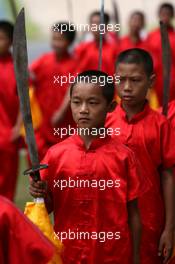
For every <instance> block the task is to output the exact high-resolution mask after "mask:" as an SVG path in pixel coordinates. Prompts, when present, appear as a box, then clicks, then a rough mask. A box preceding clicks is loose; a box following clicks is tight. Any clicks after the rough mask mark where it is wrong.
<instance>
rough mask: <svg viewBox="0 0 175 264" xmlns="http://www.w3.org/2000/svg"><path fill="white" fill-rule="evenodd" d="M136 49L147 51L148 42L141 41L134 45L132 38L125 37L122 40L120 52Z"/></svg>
mask: <svg viewBox="0 0 175 264" xmlns="http://www.w3.org/2000/svg"><path fill="white" fill-rule="evenodd" d="M134 48H139V49H145V50H147V48H148V47H147V41H146V40H142V39H140V40H139V41H138V42H137V43H133V42H132V40H131V38H130V36H125V37H123V38H121V40H120V51H121V52H122V51H124V50H127V49H134Z"/></svg>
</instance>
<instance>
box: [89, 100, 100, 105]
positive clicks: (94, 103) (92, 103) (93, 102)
mask: <svg viewBox="0 0 175 264" xmlns="http://www.w3.org/2000/svg"><path fill="white" fill-rule="evenodd" d="M89 103H90V104H91V105H97V104H99V103H98V102H97V101H90V102H89Z"/></svg>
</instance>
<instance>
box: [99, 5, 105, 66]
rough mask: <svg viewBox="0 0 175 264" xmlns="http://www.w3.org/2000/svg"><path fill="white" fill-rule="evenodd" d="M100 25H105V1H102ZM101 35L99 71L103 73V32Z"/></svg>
mask: <svg viewBox="0 0 175 264" xmlns="http://www.w3.org/2000/svg"><path fill="white" fill-rule="evenodd" d="M100 24H104V0H101V11H100ZM99 34H100V42H99V59H98V70H99V71H101V68H102V52H103V34H102V33H101V32H99Z"/></svg>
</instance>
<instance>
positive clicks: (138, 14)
mask: <svg viewBox="0 0 175 264" xmlns="http://www.w3.org/2000/svg"><path fill="white" fill-rule="evenodd" d="M133 16H140V17H141V19H142V21H143V24H144V25H145V14H144V13H143V12H142V11H139V10H136V11H134V12H132V13H131V15H130V18H132V17H133Z"/></svg>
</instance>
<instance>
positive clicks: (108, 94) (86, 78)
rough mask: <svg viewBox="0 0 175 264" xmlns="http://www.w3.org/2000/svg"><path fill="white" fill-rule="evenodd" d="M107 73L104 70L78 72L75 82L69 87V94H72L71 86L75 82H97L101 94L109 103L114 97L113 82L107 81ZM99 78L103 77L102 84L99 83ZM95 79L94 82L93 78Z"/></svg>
mask: <svg viewBox="0 0 175 264" xmlns="http://www.w3.org/2000/svg"><path fill="white" fill-rule="evenodd" d="M109 77H110V76H109V75H108V74H106V73H105V72H102V71H98V70H88V71H84V72H82V73H80V74H78V75H77V76H76V78H75V82H74V83H73V84H72V85H71V87H70V96H72V92H73V87H74V86H75V85H76V84H77V83H80V82H82V80H83V82H84V83H93V84H95V83H97V84H99V85H100V87H101V89H102V93H103V96H104V97H105V99H106V100H107V102H108V103H111V102H112V101H113V99H114V94H115V84H114V80H112V81H111V79H110V81H109ZM100 78H103V81H104V82H103V85H102V84H101V83H100ZM95 79H96V80H97V82H94V80H95Z"/></svg>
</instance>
